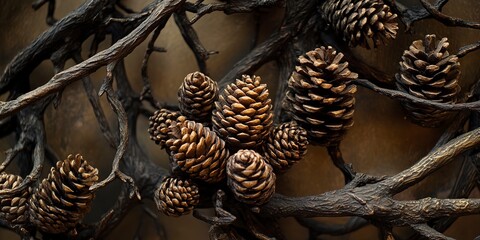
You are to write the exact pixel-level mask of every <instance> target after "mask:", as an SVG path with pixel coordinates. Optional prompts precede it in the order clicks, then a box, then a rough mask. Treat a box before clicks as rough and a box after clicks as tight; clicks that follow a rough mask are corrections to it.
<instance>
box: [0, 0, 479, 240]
mask: <svg viewBox="0 0 480 240" xmlns="http://www.w3.org/2000/svg"><path fill="white" fill-rule="evenodd" d="M397 1H398V0H397ZM82 2H83V1H79V0H76V1H57V11H56V17H57V18H60V17H61V16H64V15H65V14H67V13H68V12H69V11H71V10H73V9H75V8H76V7H77V6H79V5H80V4H81V3H82ZM399 2H403V3H404V4H418V3H416V2H417V1H399ZM125 3H126V5H129V6H133V8H134V9H141V8H142V7H143V6H145V5H146V4H147V3H148V1H141V0H136V1H133V0H126V1H125ZM30 5H31V1H27V0H23V1H3V3H2V7H1V9H0V13H1V14H0V27H1V30H0V31H1V34H0V69H4V68H5V66H6V64H7V63H8V62H9V61H10V60H11V59H12V58H13V57H14V55H15V54H16V53H18V52H19V51H20V50H21V49H22V48H24V47H25V46H27V45H28V44H29V43H30V42H31V41H32V40H33V39H35V37H36V36H38V35H39V34H40V33H42V32H43V31H44V30H45V29H47V25H46V24H45V16H46V8H45V7H44V8H42V9H40V10H39V11H33V10H32V9H31V7H30ZM479 11H480V1H477V0H457V1H451V3H449V4H448V5H447V7H446V8H445V13H447V14H451V15H454V16H458V17H462V18H465V19H470V20H475V21H480V15H479V14H478V12H479ZM281 14H282V11H281V9H275V10H273V11H271V12H268V13H267V12H261V13H259V15H258V17H259V19H260V21H261V26H260V30H261V34H260V41H262V40H263V39H265V38H266V37H267V36H268V35H269V33H270V31H271V30H272V29H274V28H275V27H276V26H278V24H279V22H280V21H281ZM254 26H255V17H254V15H253V14H237V15H232V16H226V15H224V14H223V13H213V14H210V15H207V16H205V17H204V18H202V19H201V20H200V21H199V22H197V23H196V24H195V25H194V27H195V28H196V29H197V31H198V34H199V37H200V39H201V40H202V42H203V43H204V45H205V46H206V48H207V49H209V50H217V51H219V52H220V54H218V55H214V56H212V57H211V59H210V60H209V61H208V67H209V74H210V76H211V77H212V78H213V79H220V78H221V77H222V76H223V75H224V74H225V73H226V72H227V71H228V70H229V68H230V67H231V66H232V65H233V64H234V63H235V62H236V61H237V60H239V59H241V58H242V56H244V55H245V54H246V53H247V52H248V51H249V49H250V48H251V47H252V42H253V36H254V34H255V28H254ZM414 30H415V32H414V33H413V34H405V33H403V31H400V32H399V35H398V39H397V40H396V41H394V42H391V43H390V44H389V46H387V47H381V48H380V49H376V50H370V51H367V50H364V49H355V52H356V53H357V55H358V56H359V57H360V58H361V59H362V60H364V61H365V62H367V63H369V64H372V65H374V66H377V68H379V69H381V70H383V71H386V72H388V73H390V74H394V73H395V71H396V70H397V68H398V61H399V59H400V56H401V54H402V52H403V50H404V49H406V48H407V47H408V46H409V45H410V43H411V41H412V40H415V39H421V38H423V36H424V34H427V33H434V34H437V35H438V36H440V37H444V36H445V37H448V38H449V40H450V43H451V45H450V52H452V53H454V52H455V51H456V50H457V49H458V47H460V46H462V45H465V44H469V43H473V42H476V41H478V40H479V39H480V34H479V32H478V31H473V30H469V29H461V28H449V27H445V26H442V25H440V24H438V23H436V22H435V21H433V20H426V21H422V22H421V23H419V24H416V25H415V29H414ZM157 45H158V46H161V47H164V48H166V49H167V51H168V52H167V53H157V54H154V55H153V56H152V58H151V61H150V65H149V70H150V71H149V74H150V76H151V79H152V81H153V83H152V88H153V92H154V95H155V96H156V98H157V99H158V100H159V101H166V102H171V103H174V102H175V101H176V90H177V89H178V86H179V85H180V82H181V81H182V80H183V77H184V76H185V75H186V74H187V73H189V72H192V71H195V70H197V67H196V64H195V59H194V57H193V54H192V53H191V52H190V50H189V49H188V47H187V45H186V44H185V43H184V42H183V40H182V38H181V36H180V34H179V32H178V29H177V28H176V27H175V24H174V23H173V21H170V22H169V23H168V24H167V27H166V29H165V30H164V31H162V34H161V35H160V38H159V39H158V41H157ZM103 47H106V45H105V46H103ZM84 48H85V49H88V45H85V46H84ZM144 50H145V44H142V45H141V46H140V47H138V48H137V49H136V50H135V51H134V52H133V53H132V54H131V55H130V56H128V58H127V59H126V64H127V67H128V75H129V77H130V79H131V80H132V81H133V82H134V85H135V88H136V89H137V90H140V89H141V81H140V79H141V78H140V65H141V60H142V58H143V54H144ZM479 60H480V54H479V53H473V54H471V55H470V56H467V57H465V58H463V59H461V69H462V77H461V80H460V81H461V85H462V86H463V87H464V88H463V89H464V90H465V89H467V88H468V86H469V85H470V84H471V83H472V82H473V81H474V80H476V79H477V78H478V77H480V68H479V67H478V66H479V65H478V63H479ZM72 64H73V63H72V62H69V65H68V66H71V65H72ZM68 66H67V67H68ZM51 69H52V65H51V63H49V62H44V63H42V65H40V66H39V67H38V68H37V69H36V70H35V71H34V73H33V74H32V80H33V81H34V85H35V84H37V85H38V84H42V83H43V82H45V81H48V79H50V77H51V76H52V74H53V73H52V70H51ZM276 72H277V68H276V65H275V64H274V63H269V64H266V65H265V66H264V67H263V68H262V69H260V70H259V71H258V72H257V74H258V75H260V76H261V77H262V78H263V80H264V81H265V82H266V83H267V84H268V85H269V88H270V91H271V94H272V98H274V96H275V89H276V86H275V82H276V78H277V73H276ZM104 74H105V69H104V68H102V69H100V70H98V71H97V72H96V73H95V74H94V79H96V80H95V84H96V85H97V87H98V85H99V83H100V82H101V78H102V77H103V76H104ZM4 98H5V96H0V99H2V100H3V99H4ZM103 100H104V99H103ZM102 103H103V106H104V109H105V110H106V112H107V113H108V115H109V116H110V118H111V123H112V125H115V119H113V118H112V113H111V111H110V110H109V107H108V106H107V104H106V103H105V101H103V102H102ZM46 128H47V139H48V144H49V145H50V146H51V147H52V148H53V149H54V150H55V151H56V152H57V153H58V155H59V156H61V157H65V156H66V155H67V154H69V153H77V152H78V153H82V154H83V156H84V157H85V158H86V159H87V160H89V161H91V162H92V163H93V164H94V165H95V166H98V167H99V168H100V169H101V174H102V177H105V176H106V175H107V174H108V172H109V169H110V167H109V166H110V163H111V160H112V156H113V153H114V152H113V150H112V149H111V148H109V146H108V145H107V143H106V142H105V141H104V139H103V137H102V135H101V133H100V130H99V127H98V124H97V123H96V121H95V118H94V116H93V112H92V110H91V108H90V105H89V103H88V101H87V98H86V96H85V93H84V91H83V88H82V86H81V84H80V83H79V82H77V83H74V84H72V85H70V86H69V87H68V88H67V89H66V90H65V92H64V94H63V98H62V104H61V105H60V107H59V108H58V109H53V108H52V107H51V108H49V109H48V110H47V113H46ZM146 128H147V121H146V119H141V120H140V121H139V126H138V129H139V133H138V134H139V135H138V138H139V140H140V142H141V143H142V144H143V146H145V150H146V151H147V153H148V155H149V156H150V157H151V158H152V159H154V160H155V161H157V162H158V164H161V165H163V166H167V163H166V158H165V154H164V153H163V152H162V151H160V150H159V148H158V147H157V146H156V145H155V144H153V143H152V142H151V141H150V140H149V139H148V135H147V132H146ZM142 129H143V131H142ZM443 130H444V127H440V128H437V129H426V128H421V127H419V126H416V125H414V124H411V123H410V122H408V121H407V120H405V118H404V114H403V112H402V109H401V107H400V105H399V104H398V103H397V102H395V101H392V100H390V99H388V98H386V97H383V96H379V95H376V94H373V93H372V92H370V91H369V90H366V89H363V88H359V91H358V94H357V108H356V113H355V126H354V127H353V128H352V129H351V130H350V132H349V134H348V135H347V137H346V139H345V141H344V142H343V143H342V151H343V153H344V157H345V159H346V161H348V162H352V163H353V165H354V167H355V169H356V170H357V171H360V172H365V173H369V174H373V175H392V174H395V173H397V172H399V171H401V170H403V169H405V168H408V167H409V166H411V165H412V164H413V163H415V162H416V161H417V160H418V159H420V158H421V157H422V156H424V155H425V154H426V153H427V152H428V151H429V150H430V149H431V147H432V146H433V145H434V144H435V142H436V139H437V138H438V137H439V135H440V134H441V133H442V131H443ZM13 140H14V139H13V137H10V138H9V139H2V140H0V150H1V151H4V150H6V149H8V148H9V147H11V146H12V145H13V144H14V142H13ZM3 158H4V157H0V159H3ZM459 165H460V163H459V162H454V163H452V164H450V165H448V166H446V167H444V168H443V169H441V170H440V171H438V172H436V173H435V174H434V175H432V176H431V177H429V178H428V179H427V180H425V181H423V182H422V183H420V184H418V185H417V186H414V187H413V188H411V189H409V190H408V191H405V192H404V193H402V194H400V195H399V196H398V198H399V199H417V198H421V197H426V196H434V195H435V194H438V196H439V197H445V196H446V195H447V194H448V192H449V189H450V188H451V186H452V184H453V180H454V174H455V172H456V171H458V167H459ZM47 170H48V169H47V168H46V169H45V171H47ZM7 171H10V172H14V171H15V169H14V167H12V168H9V169H8V170H7ZM342 184H343V179H342V176H341V174H340V172H339V171H338V170H337V169H335V168H334V167H333V166H332V164H331V162H330V160H329V158H328V156H327V154H326V151H325V149H324V148H321V147H310V148H309V150H308V154H307V157H306V159H305V160H304V161H302V162H300V163H299V164H298V165H296V166H295V167H294V168H293V169H291V170H290V171H289V172H287V173H286V174H284V175H281V176H279V177H278V182H277V189H278V190H277V191H278V192H279V193H282V194H285V195H292V196H304V195H309V194H319V193H323V192H325V191H329V190H333V189H337V188H341V187H342ZM118 189H119V183H118V182H117V183H114V184H113V185H111V186H109V187H107V188H106V189H102V190H101V191H100V192H99V193H98V194H97V198H96V200H95V203H94V206H93V209H92V212H91V213H90V214H89V216H88V217H87V220H90V221H92V220H95V219H98V217H99V216H100V215H101V214H102V213H104V212H105V211H106V210H108V208H109V207H110V206H111V204H112V203H113V202H114V199H113V196H115V195H116V194H117V193H118ZM471 197H477V198H478V197H480V194H479V192H478V190H475V192H474V193H473V194H472V196H471ZM143 207H149V208H152V209H153V210H155V209H154V208H153V205H152V204H151V203H146V204H145V206H140V207H137V208H136V209H134V210H133V211H131V213H130V214H129V215H128V217H127V218H126V219H125V220H124V221H123V222H122V223H121V224H120V226H119V227H118V228H117V229H116V230H115V231H114V232H113V234H112V235H111V236H110V237H109V239H132V238H133V235H134V232H135V231H136V229H137V226H138V225H139V224H140V225H142V226H143V227H142V228H141V229H140V232H141V233H142V236H143V237H144V239H159V238H158V237H156V235H155V229H154V228H155V226H154V224H153V220H152V219H151V218H149V217H148V216H147V215H145V214H144V213H143V211H142V208H143ZM158 218H159V222H160V223H161V224H163V225H164V226H165V228H166V229H167V234H168V236H169V239H207V238H208V237H207V236H208V234H207V231H208V226H207V225H206V224H204V223H202V222H200V221H198V220H196V219H194V218H193V217H191V216H186V217H182V218H168V217H165V216H163V215H160V214H159V216H158ZM345 220H346V218H338V219H333V221H335V222H344V221H345ZM329 221H332V219H329ZM282 223H283V224H284V226H285V233H286V235H287V236H288V238H289V239H306V238H307V233H306V231H305V230H304V229H303V228H301V227H300V226H299V225H298V224H297V223H296V222H295V221H294V220H292V219H285V220H282ZM478 226H480V217H479V216H471V217H463V218H461V219H460V220H459V221H457V222H456V223H455V224H454V226H453V227H452V228H450V229H449V230H448V231H447V233H446V234H447V235H449V236H451V237H455V238H458V239H473V238H474V237H475V236H477V235H480V229H479V228H478ZM376 234H377V232H376V230H375V228H373V227H367V228H364V229H362V230H360V231H357V232H356V233H354V234H352V235H350V236H344V237H332V238H325V239H372V238H375V236H377V235H376ZM0 239H19V238H18V237H16V236H15V235H13V234H12V233H10V232H5V231H1V230H0Z"/></svg>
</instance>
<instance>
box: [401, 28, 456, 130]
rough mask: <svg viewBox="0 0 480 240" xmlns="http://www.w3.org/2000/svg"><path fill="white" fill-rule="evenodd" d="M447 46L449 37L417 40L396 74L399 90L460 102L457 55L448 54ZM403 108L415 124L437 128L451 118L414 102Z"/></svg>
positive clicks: (428, 97) (420, 96) (405, 55)
mask: <svg viewBox="0 0 480 240" xmlns="http://www.w3.org/2000/svg"><path fill="white" fill-rule="evenodd" d="M448 45H449V44H448V40H447V38H442V39H441V40H440V41H438V40H437V38H436V36H435V35H426V36H425V40H417V41H414V42H413V43H412V45H410V47H409V49H408V50H406V51H405V52H404V53H403V56H402V61H400V73H398V74H396V80H397V81H396V85H397V88H398V90H400V91H403V92H406V93H409V94H411V95H413V96H416V97H419V98H423V99H427V100H431V101H435V102H443V103H455V102H457V95H458V93H459V92H460V86H459V85H458V78H459V76H460V69H459V68H460V63H459V62H458V57H457V56H456V55H450V54H449V53H448V51H447V47H448ZM403 106H404V108H405V109H406V110H407V116H408V117H409V118H410V119H411V120H412V121H413V122H415V123H417V124H420V125H422V126H425V127H436V126H438V125H439V124H441V122H442V121H443V120H445V117H447V116H448V115H449V113H448V112H445V111H442V110H437V109H435V108H431V107H425V106H421V105H417V104H413V103H403Z"/></svg>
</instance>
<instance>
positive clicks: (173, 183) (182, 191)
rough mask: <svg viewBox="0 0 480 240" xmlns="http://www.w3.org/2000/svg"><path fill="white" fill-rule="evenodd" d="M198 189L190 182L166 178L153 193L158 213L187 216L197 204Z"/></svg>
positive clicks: (198, 197)
mask: <svg viewBox="0 0 480 240" xmlns="http://www.w3.org/2000/svg"><path fill="white" fill-rule="evenodd" d="M199 199H200V194H199V192H198V187H197V185H195V184H194V183H193V182H192V181H191V180H182V179H178V178H171V177H169V178H166V179H165V180H164V181H163V182H162V184H161V185H160V187H159V189H157V191H155V203H156V204H157V208H158V210H159V211H161V212H163V213H164V214H165V215H168V216H176V217H178V216H181V215H186V214H189V213H190V212H191V211H192V210H193V208H194V207H195V206H196V205H197V204H198V202H199Z"/></svg>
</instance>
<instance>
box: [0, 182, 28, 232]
mask: <svg viewBox="0 0 480 240" xmlns="http://www.w3.org/2000/svg"><path fill="white" fill-rule="evenodd" d="M22 181H23V179H22V177H20V176H18V175H14V174H6V173H2V174H1V175H0V190H10V189H14V188H16V187H18V186H19V185H20V184H21V183H22ZM29 195H30V188H26V189H24V190H23V191H20V192H19V193H17V194H13V195H5V196H1V197H0V208H1V209H0V219H2V220H6V221H7V222H8V223H9V224H11V225H23V224H25V223H26V222H27V219H28V215H26V214H25V213H26V211H27V201H28V197H29Z"/></svg>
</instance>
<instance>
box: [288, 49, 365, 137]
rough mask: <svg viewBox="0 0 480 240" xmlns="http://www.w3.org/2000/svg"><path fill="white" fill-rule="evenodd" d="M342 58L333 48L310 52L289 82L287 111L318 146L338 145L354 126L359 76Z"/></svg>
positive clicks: (301, 61)
mask: <svg viewBox="0 0 480 240" xmlns="http://www.w3.org/2000/svg"><path fill="white" fill-rule="evenodd" d="M342 58H343V54H342V53H338V54H337V52H336V51H335V50H334V49H333V48H332V47H330V46H329V47H328V48H325V47H321V48H317V49H315V50H313V51H310V52H307V53H306V54H305V55H304V56H300V57H299V58H298V63H297V66H296V67H295V71H293V73H292V76H291V77H290V79H289V81H288V90H287V94H286V98H285V101H284V108H285V110H286V111H287V112H289V113H290V115H291V117H292V118H293V119H294V120H296V121H297V122H298V124H300V126H302V127H303V128H305V129H306V130H307V132H308V135H309V137H310V138H311V140H313V141H315V142H316V143H317V144H321V145H330V144H335V143H337V142H339V141H340V140H341V139H342V137H343V135H344V133H345V132H346V130H347V129H349V128H350V127H351V126H352V125H353V112H354V105H355V98H354V96H353V94H354V93H355V92H356V90H357V88H356V86H355V85H353V84H352V83H351V82H352V80H355V79H356V78H357V77H358V75H357V74H356V73H353V72H351V71H350V70H349V69H348V62H345V61H342Z"/></svg>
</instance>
